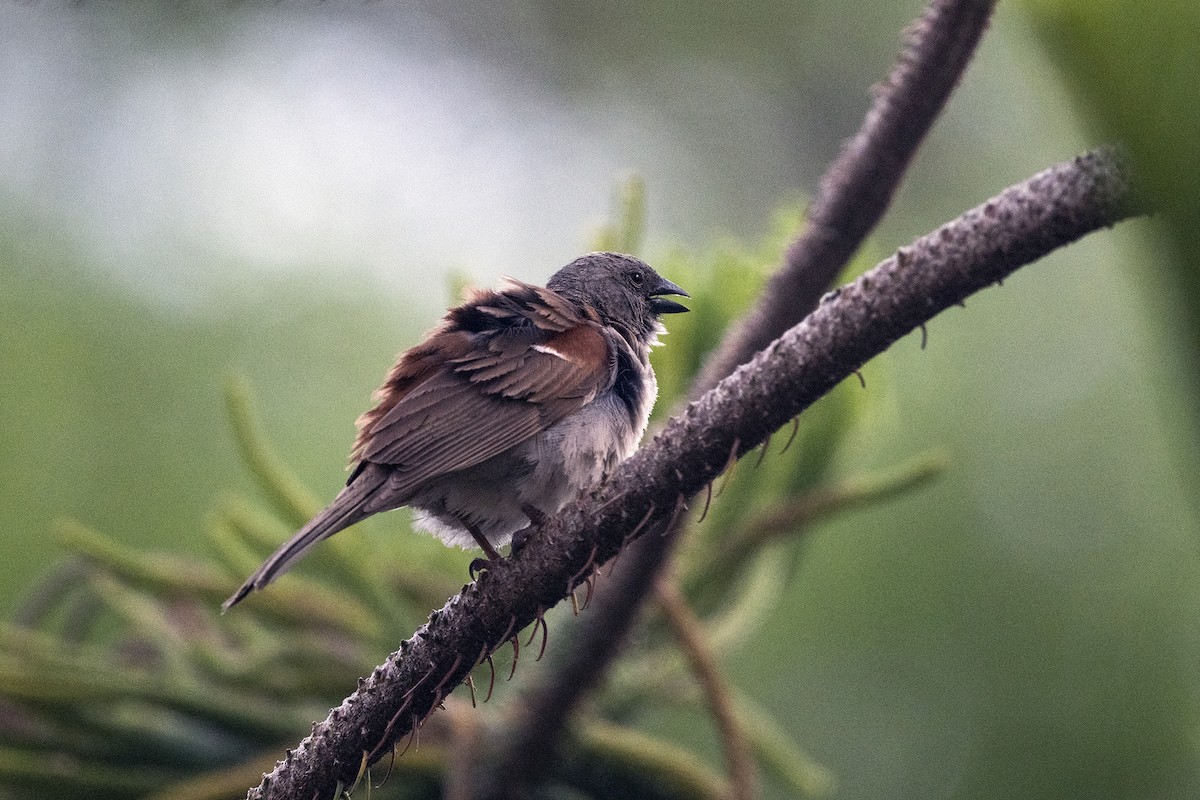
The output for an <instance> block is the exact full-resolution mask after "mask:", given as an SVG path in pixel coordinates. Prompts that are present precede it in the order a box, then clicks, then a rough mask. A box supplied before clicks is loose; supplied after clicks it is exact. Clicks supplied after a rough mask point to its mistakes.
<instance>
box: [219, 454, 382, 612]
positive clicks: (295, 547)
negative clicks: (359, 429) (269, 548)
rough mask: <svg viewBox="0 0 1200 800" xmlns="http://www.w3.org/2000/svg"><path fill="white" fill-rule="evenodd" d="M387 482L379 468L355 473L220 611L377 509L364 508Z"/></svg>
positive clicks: (266, 582) (261, 586) (265, 583)
mask: <svg viewBox="0 0 1200 800" xmlns="http://www.w3.org/2000/svg"><path fill="white" fill-rule="evenodd" d="M386 481H387V473H386V471H385V470H382V469H367V470H363V471H362V473H361V474H359V475H358V476H357V477H356V478H355V480H354V482H353V483H351V484H350V485H349V486H347V487H346V488H345V489H342V491H341V492H340V493H339V494H338V496H337V497H336V498H334V501H333V502H332V503H330V504H329V505H328V506H326V508H325V509H324V510H323V511H322V512H321V513H319V514H317V515H316V516H315V517H313V518H312V519H311V520H309V521H308V524H307V525H305V526H304V527H303V528H301V529H300V530H298V531H296V533H295V535H294V536H292V538H291V539H288V540H287V541H286V542H284V543H283V544H282V545H280V547H279V549H278V550H276V551H275V552H274V553H272V554H271V557H270V558H268V559H267V560H266V561H264V562H263V565H262V566H261V567H259V568H258V569H257V570H255V571H254V574H253V575H251V576H250V577H249V578H247V579H246V582H245V583H243V584H242V586H241V588H240V589H238V590H237V591H236V592H234V593H233V594H232V595H231V596H230V598H229V599H228V600H226V601H225V602H224V603H222V604H221V610H222V611H228V610H229V609H231V608H233V607H234V606H235V605H237V604H238V603H240V602H241V601H242V600H244V599H245V598H246V596H247V595H248V594H250V593H251V592H253V591H255V590H257V589H261V588H263V587H264V586H266V585H267V584H268V583H270V582H271V581H273V580H275V579H276V578H277V577H279V576H280V575H282V574H283V573H284V572H286V571H287V570H288V569H289V568H290V567H291V566H292V564H294V563H296V562H297V561H299V560H300V558H302V557H303V556H304V554H305V553H307V552H308V551H309V550H310V549H312V547H313V546H314V545H316V544H317V543H318V542H321V541H324V540H325V539H328V538H329V537H330V536H333V535H334V534H335V533H337V532H338V531H340V530H344V529H345V528H348V527H350V526H351V525H353V524H354V523H356V522H359V521H361V520H363V519H366V518H367V517H369V516H371V514H373V513H375V511H376V510H378V509H372V510H371V511H365V510H364V507H365V506H366V505H367V504H368V500H370V498H371V497H372V495H374V494H375V493H376V492H377V491H379V489H380V487H382V486H383V485H384V483H385V482H386Z"/></svg>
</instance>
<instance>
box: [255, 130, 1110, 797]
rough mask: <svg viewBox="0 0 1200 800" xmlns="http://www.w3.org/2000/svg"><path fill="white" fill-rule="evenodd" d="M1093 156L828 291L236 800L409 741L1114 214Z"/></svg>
mask: <svg viewBox="0 0 1200 800" xmlns="http://www.w3.org/2000/svg"><path fill="white" fill-rule="evenodd" d="M1129 195H1130V192H1129V177H1128V174H1127V170H1126V168H1125V167H1124V165H1123V164H1122V162H1121V161H1120V160H1119V159H1118V158H1116V156H1115V155H1114V154H1113V153H1112V152H1111V151H1108V150H1100V151H1095V152H1092V153H1088V154H1086V155H1083V156H1079V157H1078V158H1076V159H1074V160H1073V161H1070V162H1066V163H1063V164H1060V165H1058V166H1055V167H1052V168H1051V169H1049V170H1046V171H1045V172H1042V173H1039V174H1038V175H1036V176H1034V177H1033V178H1031V179H1029V180H1028V181H1026V182H1024V183H1022V184H1018V185H1017V186H1014V187H1012V188H1010V189H1008V190H1006V191H1005V192H1003V193H1002V194H1000V195H999V196H997V197H995V198H993V199H992V200H989V201H988V202H987V203H985V204H983V205H982V206H979V207H977V208H975V209H973V210H971V211H969V212H967V213H966V214H964V215H962V216H961V217H959V218H957V219H955V220H954V221H952V222H950V223H948V224H946V225H945V226H943V227H942V228H939V229H938V230H937V231H934V232H933V233H931V234H929V235H928V236H925V237H922V238H921V239H919V240H917V241H916V242H914V243H913V244H912V245H911V246H910V247H906V248H902V249H901V250H900V251H898V252H897V253H896V254H895V255H894V256H892V257H891V258H888V259H887V260H885V261H883V262H882V263H880V264H879V265H878V266H876V267H875V268H873V269H872V270H870V271H869V272H867V273H865V274H864V275H862V276H861V277H860V278H859V279H858V280H856V281H855V282H854V283H852V284H850V285H848V286H846V287H844V288H842V289H840V290H838V291H835V292H832V293H830V294H829V295H827V296H826V298H825V299H824V300H823V302H822V303H821V304H820V305H819V307H818V308H817V309H816V311H814V312H813V313H812V314H811V315H809V317H808V318H807V319H805V320H804V321H803V322H802V323H801V324H799V325H797V326H796V327H794V328H792V329H791V330H789V331H788V332H787V333H786V334H785V335H784V336H782V337H780V338H779V339H778V340H776V341H775V342H773V343H772V344H771V345H770V346H769V347H767V348H766V349H765V350H763V351H762V352H760V353H759V354H758V355H757V356H755V358H754V359H753V360H752V361H751V362H749V363H748V364H746V365H744V366H742V367H741V368H739V369H738V370H737V372H735V373H734V374H733V375H731V376H730V377H728V378H727V379H725V380H724V381H722V382H721V383H720V385H718V386H717V387H716V388H715V389H713V390H712V391H710V392H708V393H707V394H705V395H704V396H703V397H701V398H700V399H699V400H697V401H696V402H693V403H692V404H691V405H689V406H688V408H687V409H686V410H685V411H684V412H683V413H682V414H680V415H679V416H677V417H674V418H672V419H671V420H670V421H669V422H668V423H667V424H666V426H665V427H664V428H663V430H662V431H661V432H660V433H659V434H658V435H657V436H655V437H654V440H653V441H652V442H650V443H649V444H647V445H646V446H645V447H643V448H641V449H640V450H639V451H638V452H637V453H635V454H634V455H633V456H632V457H631V458H630V459H629V460H627V461H626V462H624V463H623V464H622V465H621V466H620V467H619V468H618V470H617V471H616V473H615V474H614V475H613V477H612V478H611V480H609V481H608V482H606V483H604V484H603V485H601V486H599V487H597V488H596V489H594V490H593V491H591V492H590V493H588V494H587V495H586V496H584V497H581V498H580V499H578V500H576V501H575V502H573V503H571V504H570V505H568V506H567V507H566V508H565V509H563V510H562V511H561V512H559V513H558V514H556V515H554V516H553V517H552V518H550V519H549V520H548V521H547V522H546V523H545V524H544V525H543V526H541V528H540V529H539V530H537V531H535V532H534V534H533V535H532V536H531V537H530V539H529V541H528V543H527V544H526V546H525V548H524V549H523V550H521V552H520V553H518V554H517V555H516V556H514V557H512V558H510V559H508V560H507V561H504V562H502V563H500V564H498V565H496V566H495V567H494V568H493V569H491V570H490V571H488V572H485V573H484V574H483V575H482V576H480V578H479V580H478V581H476V582H475V583H473V584H471V585H470V586H467V587H465V588H464V589H463V591H462V593H461V594H459V595H457V596H456V597H454V598H452V599H451V600H450V601H449V602H447V603H446V605H445V606H443V607H442V608H441V609H440V610H438V611H435V612H433V613H432V614H431V615H430V617H429V621H428V622H427V623H426V624H425V625H424V626H422V627H421V629H420V630H418V631H417V632H416V633H415V634H414V635H413V637H412V638H411V639H409V640H407V641H405V642H403V643H402V644H401V647H400V650H399V651H398V652H396V653H393V654H392V655H391V656H389V657H388V659H387V661H386V662H384V664H383V665H381V666H380V667H378V668H376V670H375V671H374V672H373V673H372V674H371V676H370V677H368V678H366V679H365V680H363V681H362V682H361V683H360V686H359V689H358V690H357V691H356V692H354V693H353V694H352V695H351V696H350V697H348V698H347V699H346V700H345V701H344V702H343V703H342V704H341V705H340V706H339V707H337V708H335V709H334V710H333V711H332V712H331V713H330V715H329V717H328V718H327V719H325V720H324V721H323V722H320V723H317V724H315V725H314V726H313V731H312V735H311V736H309V737H308V738H306V739H305V740H304V741H302V742H301V743H300V745H299V746H298V747H297V748H296V749H295V750H294V751H290V752H289V753H288V754H287V757H286V758H285V759H284V761H282V762H280V763H279V764H277V765H276V768H275V770H274V771H273V772H272V773H271V774H270V775H269V776H265V777H264V778H263V782H262V784H261V785H260V786H259V787H257V788H256V789H253V790H251V791H250V793H249V795H248V796H249V797H250V798H252V799H253V798H293V799H297V798H304V800H308V799H309V798H330V797H333V795H334V793H335V791H336V790H337V789H338V788H339V786H348V785H350V784H352V783H353V782H354V779H355V777H356V776H357V775H358V774H359V772H360V770H361V769H362V768H363V767H364V766H365V765H367V764H369V763H372V762H374V761H376V760H378V759H379V758H380V757H382V756H383V755H385V754H386V753H387V752H388V751H389V750H390V748H391V747H392V746H394V744H395V743H396V741H397V740H398V739H400V738H401V737H404V736H405V735H407V734H409V733H411V732H413V731H414V730H415V728H416V727H417V726H418V725H420V724H421V722H423V721H424V720H425V718H426V717H427V716H428V715H429V714H430V713H431V712H432V711H433V709H435V708H437V706H438V705H439V704H440V703H441V702H442V701H443V700H444V699H445V698H446V696H447V695H448V694H449V693H450V692H451V691H452V690H453V689H454V687H456V686H457V685H458V684H459V683H461V682H462V681H463V680H464V679H465V678H466V676H467V675H468V674H469V672H470V670H471V669H472V668H473V667H474V666H475V665H476V664H477V663H479V662H480V661H481V660H482V659H484V658H485V657H487V656H488V655H490V653H492V652H493V651H494V650H495V649H496V648H498V647H500V646H501V645H503V644H504V643H505V642H507V641H509V640H511V639H512V638H514V637H515V635H516V633H517V632H518V631H520V630H521V629H522V628H523V627H525V626H526V625H528V624H529V623H531V622H533V621H534V620H535V619H537V618H539V617H540V615H541V614H543V613H544V611H545V609H547V608H549V607H550V606H552V605H554V604H555V603H557V602H558V601H560V600H561V599H563V598H564V597H566V596H567V595H568V594H569V593H570V592H571V591H572V590H573V589H574V588H575V587H577V586H579V585H580V584H581V583H583V582H584V580H585V579H586V577H587V576H588V575H590V571H591V570H592V569H593V568H594V567H595V566H597V565H599V564H603V563H605V562H607V561H608V560H609V559H611V558H612V557H613V556H614V555H615V554H616V553H617V552H618V551H619V550H620V549H621V547H622V546H623V545H624V544H625V543H626V542H627V541H628V540H629V539H631V538H634V537H636V536H640V535H643V534H644V533H645V532H646V531H647V530H648V529H651V528H652V527H653V526H654V524H655V523H657V522H660V521H669V520H670V519H671V518H672V517H673V516H675V515H676V514H677V513H678V511H679V510H680V508H681V503H682V499H683V498H684V497H687V496H689V495H692V494H694V493H695V492H697V491H698V490H699V489H700V488H701V487H703V486H704V485H705V484H706V483H707V482H708V481H711V480H712V479H713V478H714V477H716V476H717V475H718V474H719V472H720V471H721V470H722V469H723V468H724V467H725V465H726V464H727V463H728V461H729V456H730V454H731V453H733V454H734V455H736V456H740V455H742V454H744V453H746V452H747V451H749V450H750V449H752V448H754V447H756V446H757V445H758V444H759V443H761V442H762V441H763V440H764V439H766V437H767V435H768V434H769V433H770V432H772V431H773V430H775V429H777V428H778V427H780V426H781V425H783V424H784V423H786V422H787V421H788V420H789V419H791V418H792V417H793V416H794V415H796V414H798V413H800V412H801V411H802V410H804V409H805V408H807V407H808V406H809V405H811V404H812V403H813V402H815V401H816V400H817V399H818V398H819V397H821V396H822V395H823V394H824V393H826V392H828V391H829V390H830V389H831V388H833V387H834V386H835V385H836V384H837V383H839V382H840V381H841V380H843V379H844V378H846V377H847V376H848V375H851V374H853V372H854V371H855V370H856V369H858V368H859V367H860V366H861V365H862V364H863V363H864V362H865V361H867V360H868V359H869V358H871V357H872V356H874V355H877V354H878V353H881V352H883V351H884V350H886V349H887V348H888V347H889V346H890V345H891V344H892V343H893V342H895V341H896V340H897V339H899V338H900V337H901V336H903V335H904V334H905V333H907V332H909V331H911V330H913V329H914V328H916V327H918V326H919V325H922V324H924V323H925V322H926V321H928V320H929V319H931V318H932V317H933V316H934V315H936V314H937V313H939V312H940V311H941V310H943V309H945V308H947V307H949V306H951V305H954V304H956V303H959V302H961V301H962V300H963V299H964V298H966V297H967V296H968V295H970V294H971V293H973V292H975V291H978V290H979V289H982V288H984V287H985V286H988V285H990V284H992V283H996V282H998V281H1000V280H1002V279H1003V278H1005V277H1006V276H1007V275H1009V274H1010V273H1011V272H1013V271H1014V270H1016V269H1017V268H1018V267H1020V266H1021V265H1023V264H1027V263H1030V262H1031V261H1034V260H1036V259H1038V258H1040V257H1042V256H1043V255H1045V254H1046V253H1049V252H1051V251H1052V250H1054V249H1056V248H1058V247H1061V246H1062V245H1064V244H1067V243H1069V242H1072V241H1074V240H1075V239H1078V238H1080V237H1081V236H1084V235H1085V234H1087V233H1089V232H1091V231H1093V230H1096V229H1098V228H1101V227H1105V226H1110V225H1113V224H1114V223H1116V222H1117V221H1119V220H1120V219H1123V218H1125V217H1126V216H1129V214H1130V213H1131V209H1130V208H1129V207H1128V205H1129V202H1130V200H1129Z"/></svg>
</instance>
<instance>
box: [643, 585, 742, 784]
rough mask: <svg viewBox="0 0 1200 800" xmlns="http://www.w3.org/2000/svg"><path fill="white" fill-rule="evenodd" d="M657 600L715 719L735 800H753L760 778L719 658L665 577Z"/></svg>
mask: <svg viewBox="0 0 1200 800" xmlns="http://www.w3.org/2000/svg"><path fill="white" fill-rule="evenodd" d="M655 597H656V598H657V600H658V605H659V607H660V608H661V609H662V612H663V616H665V617H666V619H667V624H669V625H670V626H671V630H672V631H674V633H675V638H676V639H678V640H679V646H680V648H681V649H682V650H683V653H684V655H685V656H686V657H687V660H688V662H689V663H690V664H691V667H692V672H693V673H694V674H695V676H696V681H697V682H698V683H699V684H700V687H701V688H702V689H703V690H704V697H705V699H706V700H707V702H708V707H709V710H710V711H711V712H712V715H713V719H714V720H716V723H717V728H718V730H719V731H720V733H721V749H722V750H724V751H725V763H726V764H727V765H728V768H729V783H730V786H732V788H733V792H732V798H733V800H753V798H754V796H755V794H756V788H755V787H756V785H757V783H758V776H757V775H756V774H755V770H754V757H753V755H752V754H751V752H750V744H749V742H747V741H746V736H745V735H744V733H743V732H742V726H741V722H740V721H739V720H738V715H737V711H736V710H735V709H734V707H733V699H732V698H731V697H730V691H729V687H728V685H726V682H725V678H724V676H722V675H721V669H720V667H718V666H717V661H716V658H715V657H714V655H713V652H712V650H710V649H709V647H708V644H707V643H706V642H705V641H704V629H703V627H702V626H701V624H700V620H698V619H696V615H695V614H694V613H692V610H691V609H690V608H688V604H687V600H686V599H685V598H684V596H683V592H681V591H679V587H678V586H676V585H675V584H674V583H673V582H672V581H671V580H670V578H669V577H668V576H666V575H662V576H661V577H659V579H658V583H657V585H656V586H655Z"/></svg>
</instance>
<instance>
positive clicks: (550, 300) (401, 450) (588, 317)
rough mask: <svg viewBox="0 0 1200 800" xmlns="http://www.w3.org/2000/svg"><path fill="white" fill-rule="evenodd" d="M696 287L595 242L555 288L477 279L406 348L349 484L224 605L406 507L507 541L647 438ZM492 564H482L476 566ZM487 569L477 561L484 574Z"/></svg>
mask: <svg viewBox="0 0 1200 800" xmlns="http://www.w3.org/2000/svg"><path fill="white" fill-rule="evenodd" d="M668 296H677V297H690V295H689V294H688V293H687V292H686V291H684V290H683V289H682V288H680V287H679V286H677V285H676V284H674V283H672V282H671V281H669V280H667V279H666V278H663V277H661V276H660V275H659V274H658V273H656V272H655V271H654V270H653V269H652V268H651V267H650V266H649V265H648V264H646V263H645V262H644V261H641V260H640V259H638V258H635V257H633V256H630V255H625V254H622V253H609V252H600V253H589V254H587V255H584V256H581V257H580V258H577V259H575V260H574V261H572V262H571V263H569V264H567V265H566V266H565V267H563V268H562V269H560V270H558V271H557V272H556V273H554V275H552V276H551V277H550V279H549V281H547V283H546V286H545V287H540V286H535V285H532V284H528V283H523V282H521V281H517V280H513V279H511V278H508V279H506V281H505V282H504V283H503V284H502V285H501V286H500V288H498V289H484V290H471V291H470V292H469V294H468V296H467V297H466V299H465V301H464V302H463V303H462V304H461V305H459V306H457V307H455V308H451V309H450V310H449V311H447V312H446V315H445V316H444V317H443V318H442V320H441V322H440V323H439V324H438V325H437V326H436V327H435V328H434V329H433V330H432V331H430V332H429V333H428V334H426V336H425V338H424V339H423V340H422V341H421V342H420V343H419V344H417V345H416V346H414V347H412V348H411V349H409V350H406V351H405V352H403V353H401V354H400V356H399V357H398V359H397V361H396V364H395V366H393V367H392V369H391V371H390V372H389V373H388V375H387V379H386V380H385V381H384V384H383V386H382V387H381V388H380V389H379V390H378V391H376V392H375V394H374V396H373V400H374V402H375V404H374V406H373V407H372V408H371V409H370V410H368V411H367V412H366V413H364V414H363V415H362V416H360V417H359V418H358V421H357V436H356V438H355V441H354V445H353V448H352V450H351V454H350V467H349V469H350V477H349V480H348V481H347V482H346V486H345V487H344V488H343V489H342V490H341V492H339V493H338V495H337V496H336V497H335V498H334V500H333V502H331V503H330V504H329V505H328V506H327V507H326V508H325V509H324V510H323V511H321V512H319V513H318V514H317V515H316V516H315V517H313V518H312V520H310V521H309V522H308V523H307V524H306V525H304V526H303V527H302V528H301V529H300V530H299V531H297V532H296V533H295V534H294V535H293V536H292V537H291V538H290V539H289V540H288V541H286V542H285V543H284V544H283V545H281V546H280V547H279V549H278V550H276V551H275V553H274V554H273V555H271V556H270V557H269V558H268V559H267V560H266V561H265V562H263V564H262V566H260V567H259V568H258V569H257V570H256V571H255V572H254V573H253V574H252V575H251V576H250V577H249V578H247V579H246V581H245V583H243V584H242V586H241V588H239V589H238V590H237V591H236V592H234V594H233V595H232V596H230V597H229V599H228V600H226V601H225V603H224V604H223V605H222V609H223V610H224V611H228V610H229V609H230V608H232V607H233V606H234V605H236V604H237V603H239V602H241V601H242V600H243V599H245V598H246V597H247V596H248V595H249V594H250V593H251V592H253V591H256V590H259V589H262V588H264V587H265V586H266V585H267V584H269V583H270V582H271V581H273V580H274V579H275V578H276V577H278V576H279V575H280V574H282V573H283V572H284V571H286V570H287V569H289V568H290V567H291V566H292V565H293V564H295V562H296V561H297V560H299V559H300V558H301V557H302V556H303V555H304V554H305V553H307V552H308V551H309V550H310V549H311V548H312V547H313V546H315V545H316V544H317V543H319V542H321V541H323V540H324V539H327V538H329V537H330V536H333V535H334V534H335V533H337V532H339V531H341V530H344V529H345V528H348V527H349V526H351V525H353V524H355V523H356V522H359V521H361V520H363V519H365V518H367V517H369V516H372V515H374V514H378V513H380V512H383V511H389V510H391V509H394V508H399V507H401V506H409V507H411V508H412V509H413V511H414V526H415V527H416V528H418V529H422V530H425V531H427V532H429V533H432V534H434V535H435V536H437V537H439V538H440V539H441V540H442V541H443V542H444V543H445V544H447V545H459V546H461V547H463V548H468V547H471V546H478V547H479V548H480V549H482V550H483V552H484V554H485V555H486V556H487V559H486V560H484V561H482V564H483V565H487V564H489V563H491V562H498V561H500V560H501V556H500V554H499V553H498V551H497V548H499V547H503V546H504V545H506V544H508V543H510V542H511V541H512V540H513V537H514V534H516V535H517V536H518V541H519V540H520V539H521V538H522V535H523V534H524V533H525V532H526V531H527V529H528V528H529V527H530V526H531V525H532V524H535V523H540V522H541V521H542V520H543V519H544V518H545V517H547V516H549V515H551V514H553V513H554V512H556V511H558V510H559V509H560V508H562V507H563V506H564V505H566V503H567V502H568V501H570V500H571V499H573V498H574V497H575V496H576V495H578V494H579V492H580V491H582V490H583V489H585V488H588V487H590V486H592V485H593V484H595V483H597V482H599V481H600V480H602V479H603V478H604V477H606V476H607V475H608V474H609V473H610V472H611V471H612V470H613V468H614V467H616V465H617V464H619V463H620V462H621V461H623V460H624V459H625V458H627V457H628V456H629V455H631V454H632V453H633V451H634V450H635V449H636V448H637V445H638V442H640V441H641V438H642V435H643V434H644V433H645V430H646V425H647V422H648V421H649V418H650V411H651V408H652V407H653V405H654V401H655V398H656V396H657V394H658V382H657V380H656V378H655V376H654V370H653V369H652V368H651V366H650V358H649V356H650V348H651V347H653V346H655V345H656V344H658V337H659V335H660V334H662V333H664V332H665V328H664V326H663V324H662V323H661V322H660V320H659V317H660V316H661V315H663V314H676V313H680V312H684V311H687V310H688V308H687V307H686V306H684V305H682V304H680V303H678V302H676V301H674V300H670V299H668ZM479 561H480V560H478V559H477V560H476V562H475V563H476V564H478V563H479ZM472 571H474V569H473V570H472Z"/></svg>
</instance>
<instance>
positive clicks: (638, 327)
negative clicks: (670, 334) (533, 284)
mask: <svg viewBox="0 0 1200 800" xmlns="http://www.w3.org/2000/svg"><path fill="white" fill-rule="evenodd" d="M546 288H548V289H552V290H553V291H555V292H558V293H559V294H561V295H563V296H564V297H567V298H569V299H571V300H574V301H576V302H582V303H587V304H588V305H590V306H592V307H593V308H595V309H596V311H598V312H599V313H600V316H601V318H602V319H603V320H604V321H605V322H606V323H607V324H610V325H615V326H617V327H622V328H625V329H627V330H628V331H629V332H630V333H632V334H634V335H635V336H637V337H638V338H639V339H641V340H643V341H649V340H650V339H651V338H652V337H653V336H654V334H655V333H658V332H659V331H661V330H662V328H661V326H660V325H659V323H658V316H659V315H660V314H678V313H679V312H681V311H687V308H686V307H685V306H681V305H680V304H679V303H676V302H675V301H674V300H667V299H666V298H665V297H663V295H668V294H673V295H680V296H682V297H690V296H691V295H689V294H688V293H687V292H685V291H684V290H683V289H681V288H679V287H678V286H676V285H675V284H674V283H671V282H670V281H669V280H667V279H666V278H664V277H662V276H660V275H659V274H658V273H657V272H655V271H654V270H653V269H651V268H650V265H649V264H647V263H646V262H644V261H641V260H639V259H636V258H634V257H633V256H627V255H624V254H622V253H588V254H587V255H586V256H581V257H579V258H577V259H575V260H574V261H572V262H571V263H570V264H567V265H566V266H565V267H563V268H562V269H560V270H559V271H558V272H556V273H554V275H552V276H551V277H550V280H549V281H548V282H547V283H546Z"/></svg>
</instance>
